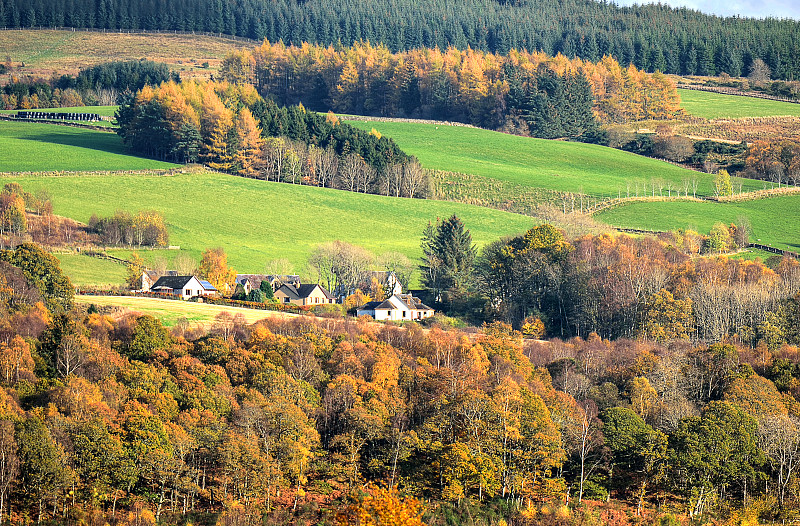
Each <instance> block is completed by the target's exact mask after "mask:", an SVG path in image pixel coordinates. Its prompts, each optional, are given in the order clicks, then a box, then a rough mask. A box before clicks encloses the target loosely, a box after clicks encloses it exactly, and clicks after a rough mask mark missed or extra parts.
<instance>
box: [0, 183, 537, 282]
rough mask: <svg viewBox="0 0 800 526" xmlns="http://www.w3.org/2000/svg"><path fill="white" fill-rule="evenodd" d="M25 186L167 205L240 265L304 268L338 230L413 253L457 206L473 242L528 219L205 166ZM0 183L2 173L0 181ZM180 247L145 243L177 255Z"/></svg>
mask: <svg viewBox="0 0 800 526" xmlns="http://www.w3.org/2000/svg"><path fill="white" fill-rule="evenodd" d="M14 180H16V181H18V182H19V183H20V184H21V185H22V187H23V188H24V189H25V190H27V191H36V190H38V189H39V188H47V189H48V190H49V191H50V192H51V193H52V195H53V205H54V210H55V213H56V214H59V215H64V216H67V217H71V218H73V219H76V220H78V221H82V222H86V221H88V219H89V217H90V216H91V215H92V214H93V213H97V214H99V215H108V214H112V213H114V211H115V210H117V209H124V210H128V211H132V212H135V211H137V210H144V209H153V208H155V209H158V210H161V211H162V212H163V213H164V216H165V219H166V222H167V226H168V229H169V232H170V243H171V244H173V245H180V246H181V249H182V251H183V250H186V251H188V252H189V254H191V255H192V256H194V257H195V258H198V257H199V255H200V253H201V252H202V250H203V249H205V248H207V247H216V246H222V247H224V248H225V250H226V252H227V253H228V257H229V262H230V264H231V265H232V266H234V268H236V269H237V270H239V271H242V272H261V271H263V268H264V264H265V262H266V261H268V260H271V259H276V258H284V257H285V258H287V259H289V261H290V262H292V263H293V264H294V265H295V266H296V270H298V271H299V270H301V269H302V266H303V265H304V264H305V262H306V260H307V258H308V255H309V253H310V252H311V250H312V249H313V248H314V246H315V245H317V244H319V243H322V242H325V241H333V240H336V239H340V240H342V241H347V242H350V243H355V244H358V245H361V246H363V247H365V248H367V249H368V250H370V251H372V252H373V253H375V254H380V253H383V252H386V251H390V250H393V251H398V252H402V253H404V254H407V255H408V256H410V257H413V258H416V257H418V256H419V254H420V249H419V239H420V236H421V234H422V230H423V228H424V226H425V224H426V223H427V222H428V221H436V218H437V217H440V218H444V217H448V216H450V215H451V214H454V213H455V214H457V215H458V216H459V217H461V218H462V220H463V221H464V223H465V224H466V226H467V228H469V229H470V230H471V232H472V236H473V240H474V241H475V243H476V244H477V245H479V246H480V245H484V244H486V243H487V242H490V241H493V240H495V239H497V238H499V237H501V236H504V235H509V234H514V233H519V232H522V231H524V230H526V229H528V228H530V227H532V226H534V224H535V223H534V221H533V220H532V219H531V218H530V217H526V216H522V215H518V214H511V213H508V212H501V211H497V210H491V209H487V208H482V207H479V206H472V205H465V204H461V203H450V202H444V201H429V200H420V199H399V198H387V197H382V196H375V195H364V194H354V193H351V192H344V191H338V190H330V189H322V188H312V187H306V186H299V185H290V184H285V183H267V182H264V181H256V180H252V179H245V178H241V177H234V176H230V175H224V174H217V173H210V172H203V173H197V174H180V175H175V176H122V175H110V176H103V177H85V176H83V177H82V176H77V175H75V176H73V175H70V176H58V177H44V176H20V177H16V178H15V179H14ZM0 183H2V181H0ZM176 252H177V251H154V252H150V251H143V252H142V255H143V256H144V257H151V258H152V257H154V256H156V255H159V256H164V257H166V258H171V257H174V255H175V253H176Z"/></svg>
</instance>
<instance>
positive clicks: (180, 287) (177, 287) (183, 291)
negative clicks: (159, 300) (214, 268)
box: [150, 276, 217, 299]
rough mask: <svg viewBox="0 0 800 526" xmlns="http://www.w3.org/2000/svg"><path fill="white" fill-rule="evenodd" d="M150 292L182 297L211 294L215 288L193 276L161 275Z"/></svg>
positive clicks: (214, 292)
mask: <svg viewBox="0 0 800 526" xmlns="http://www.w3.org/2000/svg"><path fill="white" fill-rule="evenodd" d="M150 292H158V293H161V294H174V295H175V296H180V297H181V298H183V299H189V298H194V297H195V296H212V295H214V294H216V293H217V290H216V289H215V288H214V287H213V286H212V285H211V283H209V282H207V281H206V282H205V284H204V283H203V282H201V281H200V280H199V279H197V278H196V277H194V276H161V277H160V278H158V281H156V282H155V283H154V284H153V286H152V287H150Z"/></svg>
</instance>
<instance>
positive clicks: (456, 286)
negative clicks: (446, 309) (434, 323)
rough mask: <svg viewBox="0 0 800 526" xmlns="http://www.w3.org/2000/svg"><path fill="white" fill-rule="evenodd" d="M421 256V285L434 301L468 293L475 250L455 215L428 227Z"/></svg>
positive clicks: (467, 232)
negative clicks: (428, 290)
mask: <svg viewBox="0 0 800 526" xmlns="http://www.w3.org/2000/svg"><path fill="white" fill-rule="evenodd" d="M422 253H423V256H422V263H421V265H420V270H421V271H422V283H423V285H425V287H427V288H428V289H430V290H431V292H432V293H433V295H434V298H436V300H437V301H452V299H453V297H454V296H460V295H463V294H464V293H466V292H468V291H469V290H470V288H471V286H472V277H473V263H474V261H475V256H476V255H477V249H476V248H475V245H473V243H472V235H471V234H470V232H469V230H468V229H467V228H465V227H464V223H462V222H461V219H459V218H458V217H457V216H456V215H455V214H453V215H452V216H450V217H449V218H448V219H446V220H444V221H442V222H437V224H436V226H434V225H432V224H431V223H429V224H428V226H427V227H426V229H425V231H424V233H423V237H422Z"/></svg>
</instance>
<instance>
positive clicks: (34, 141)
mask: <svg viewBox="0 0 800 526" xmlns="http://www.w3.org/2000/svg"><path fill="white" fill-rule="evenodd" d="M0 152H2V155H0V172H45V171H60V170H64V171H93V170H147V169H164V168H173V167H175V166H176V165H174V164H170V163H164V162H161V161H156V160H153V159H143V158H141V157H134V156H132V155H128V154H127V153H126V151H125V148H124V146H123V145H122V140H121V139H120V138H119V137H118V136H117V135H116V134H114V133H109V132H102V131H95V130H88V129H84V128H73V127H69V126H61V125H58V124H36V123H30V122H10V121H2V123H0Z"/></svg>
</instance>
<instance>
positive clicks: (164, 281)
mask: <svg viewBox="0 0 800 526" xmlns="http://www.w3.org/2000/svg"><path fill="white" fill-rule="evenodd" d="M193 277H194V276H161V277H160V278H158V281H156V282H155V283H153V286H152V287H150V288H151V289H156V288H170V289H182V288H183V287H184V286H186V284H187V283H189V280H191V279H192V278H193Z"/></svg>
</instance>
